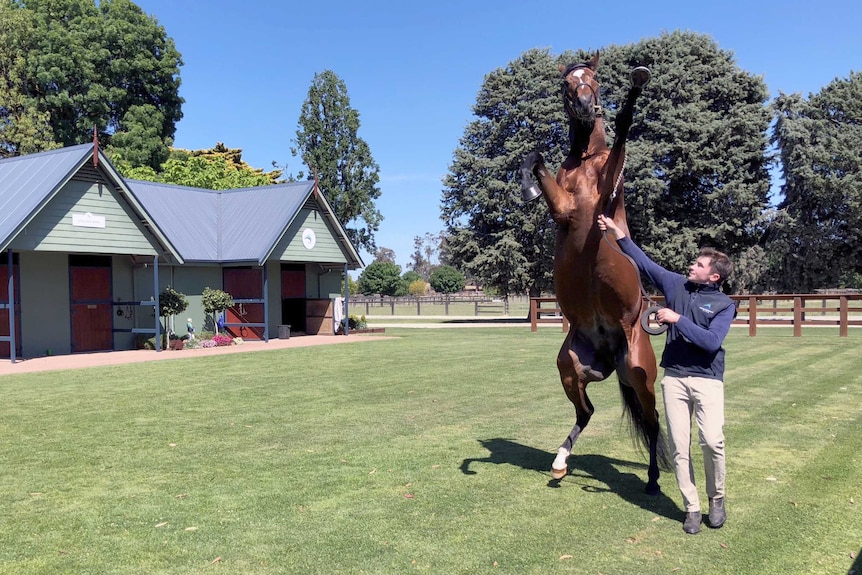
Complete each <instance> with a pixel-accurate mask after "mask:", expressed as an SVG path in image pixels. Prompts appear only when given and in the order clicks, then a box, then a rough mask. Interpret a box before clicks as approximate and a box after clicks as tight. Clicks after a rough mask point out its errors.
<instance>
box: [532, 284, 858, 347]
mask: <svg viewBox="0 0 862 575" xmlns="http://www.w3.org/2000/svg"><path fill="white" fill-rule="evenodd" d="M730 299H732V300H733V301H734V302H735V304H736V310H737V316H736V319H735V320H733V324H734V325H747V326H748V335H750V336H751V337H754V336H756V335H757V327H758V326H761V327H763V326H775V325H791V326H793V336H794V337H801V336H802V326H837V327H838V335H839V337H847V334H848V332H849V327H850V326H862V294H841V295H824V294H787V295H784V294H782V295H750V296H741V295H732V296H730ZM652 300H653V301H655V302H656V303H663V302H664V298H663V297H652ZM857 302H858V303H857ZM543 323H552V324H553V323H555V324H559V323H562V327H563V331H568V330H569V322H568V320H566V318H565V317H563V313H562V310H561V309H560V308H559V306H558V305H557V300H556V298H553V297H534V298H530V329H531V331H536V330H537V329H538V325H539V324H543Z"/></svg>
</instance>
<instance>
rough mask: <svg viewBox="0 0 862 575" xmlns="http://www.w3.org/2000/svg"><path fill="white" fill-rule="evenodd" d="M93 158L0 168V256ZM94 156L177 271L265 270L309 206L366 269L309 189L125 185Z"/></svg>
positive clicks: (309, 185) (33, 159) (74, 155)
mask: <svg viewBox="0 0 862 575" xmlns="http://www.w3.org/2000/svg"><path fill="white" fill-rule="evenodd" d="M93 152H94V146H93V144H81V145H78V146H70V147H68V148H62V149H59V150H51V151H48V152H40V153H38V154H30V155H27V156H19V157H15V158H7V159H2V160H0V251H3V250H4V249H6V248H7V247H8V245H9V244H10V243H11V242H12V241H13V240H14V239H15V237H16V236H17V235H18V234H19V233H20V232H21V230H23V229H24V227H26V226H27V224H28V223H29V222H30V221H32V219H33V218H35V217H36V215H38V213H39V211H40V210H41V209H42V208H43V207H44V206H45V205H46V204H47V203H48V202H49V201H50V200H51V199H52V198H53V197H54V196H55V195H56V194H57V193H58V192H59V191H60V190H61V189H62V188H63V186H64V185H65V184H66V183H67V182H68V181H69V180H70V179H71V178H72V177H73V176H75V174H76V173H77V172H78V171H79V170H80V169H81V168H82V166H84V165H85V164H86V162H87V161H88V160H91V159H92V157H93ZM98 154H99V155H98V161H99V169H100V170H101V171H102V172H103V174H105V176H107V178H108V179H109V180H110V181H111V184H112V185H113V186H114V187H115V189H116V190H117V191H118V192H119V193H120V194H121V195H122V196H123V197H124V198H125V201H126V202H128V204H129V205H130V206H131V207H132V209H133V210H134V211H135V212H136V213H137V214H138V216H139V217H140V218H141V223H142V224H143V225H145V226H146V227H148V228H149V230H150V231H151V232H152V234H153V236H155V238H156V240H157V241H159V242H160V243H161V244H162V247H163V249H164V250H165V251H168V252H170V253H171V255H172V256H173V257H174V259H175V260H176V261H177V262H179V263H184V262H189V261H191V262H202V263H228V262H254V263H257V264H258V265H263V264H264V263H265V262H266V261H267V260H268V259H269V258H270V257H271V256H272V253H273V251H274V250H275V248H276V246H277V245H278V243H279V241H280V240H281V239H282V238H283V237H284V235H285V233H286V232H287V230H288V228H289V227H290V225H291V224H292V223H293V221H294V219H295V218H296V217H297V215H299V213H300V210H301V209H302V208H303V207H304V206H306V205H309V204H310V202H313V204H312V205H313V206H314V207H315V208H317V209H318V210H319V211H320V213H321V214H322V215H323V216H324V217H325V218H326V219H327V222H328V224H329V228H330V229H331V230H332V231H333V234H334V236H335V238H336V240H337V242H338V244H339V245H340V246H341V247H342V249H343V250H344V252H345V255H346V257H347V261H348V267H349V268H350V269H357V268H361V267H363V266H364V264H363V262H362V259H361V258H360V257H359V254H358V252H357V251H356V248H354V247H353V244H352V243H351V242H350V240H349V239H348V238H347V234H346V233H345V231H344V228H343V227H342V225H341V223H340V222H339V221H338V219H337V218H336V217H335V215H334V213H333V211H332V208H331V206H330V205H329V203H328V202H327V201H326V198H325V197H324V196H323V194H320V193H319V191H318V190H317V189H316V184H315V183H314V182H311V181H305V182H292V183H286V184H276V185H271V186H260V187H255V188H242V189H235V190H218V191H216V190H204V189H199V188H190V187H185V186H176V185H172V184H161V183H155V182H145V181H139V180H124V179H123V178H122V176H120V174H119V172H117V171H116V168H114V166H113V165H111V163H110V161H109V160H108V159H107V157H105V156H104V155H103V154H102V152H101V151H99V152H98ZM333 263H335V262H333Z"/></svg>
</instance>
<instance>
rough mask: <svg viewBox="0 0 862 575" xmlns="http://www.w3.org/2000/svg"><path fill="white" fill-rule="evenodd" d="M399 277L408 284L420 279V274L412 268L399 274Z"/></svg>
mask: <svg viewBox="0 0 862 575" xmlns="http://www.w3.org/2000/svg"><path fill="white" fill-rule="evenodd" d="M401 279H403V280H404V281H405V282H406V283H407V284H408V285H409V284H411V283H413V282H415V281H416V280H421V279H422V276H420V275H419V274H418V273H416V272H415V271H413V270H407V271H406V272H404V273H403V274H402V275H401Z"/></svg>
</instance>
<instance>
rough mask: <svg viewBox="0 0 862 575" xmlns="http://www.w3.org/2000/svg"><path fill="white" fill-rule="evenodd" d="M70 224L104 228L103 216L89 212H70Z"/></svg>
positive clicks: (80, 226)
mask: <svg viewBox="0 0 862 575" xmlns="http://www.w3.org/2000/svg"><path fill="white" fill-rule="evenodd" d="M72 225H73V226H75V227H78V228H104V227H105V216H97V215H95V214H91V213H90V212H87V213H86V214H72Z"/></svg>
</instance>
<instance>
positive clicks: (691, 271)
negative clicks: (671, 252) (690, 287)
mask: <svg viewBox="0 0 862 575" xmlns="http://www.w3.org/2000/svg"><path fill="white" fill-rule="evenodd" d="M710 262H711V260H710V258H709V257H707V256H700V257H699V258H697V259H696V260H695V261H694V263H693V264H691V266H689V268H688V281H690V282H693V283H696V284H708V283H715V282H717V281H718V277H719V276H718V274H714V273H712V265H711V263H710Z"/></svg>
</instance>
